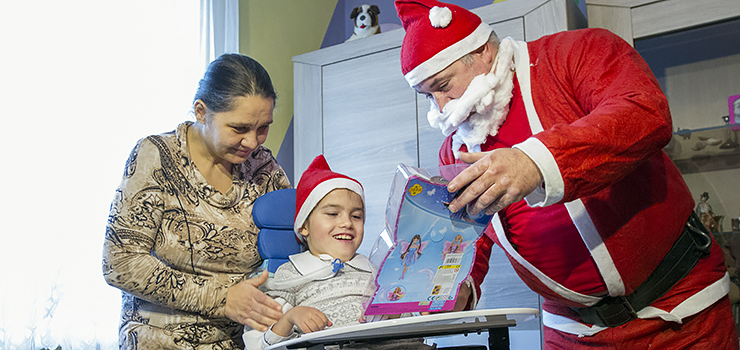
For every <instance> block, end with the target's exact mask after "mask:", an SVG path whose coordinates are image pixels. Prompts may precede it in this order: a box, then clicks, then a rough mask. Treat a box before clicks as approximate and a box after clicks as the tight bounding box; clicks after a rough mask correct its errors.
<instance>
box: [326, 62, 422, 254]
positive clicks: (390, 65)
mask: <svg viewBox="0 0 740 350" xmlns="http://www.w3.org/2000/svg"><path fill="white" fill-rule="evenodd" d="M399 57H400V49H391V50H386V51H381V52H377V53H374V54H371V55H367V56H361V57H357V58H353V59H349V60H346V61H341V62H338V63H334V64H330V65H326V66H324V67H323V74H322V75H323V86H324V89H323V94H324V96H323V118H324V119H323V125H324V129H323V130H324V134H323V140H324V156H325V157H326V159H327V161H328V162H329V165H330V166H331V167H332V169H333V170H335V171H337V172H340V173H344V174H347V175H349V176H351V177H353V178H355V179H357V180H358V181H360V183H362V186H363V187H364V190H365V203H366V205H367V208H366V212H367V218H366V220H365V238H364V241H363V244H362V246H361V247H360V250H359V251H358V252H359V253H362V254H365V255H367V254H368V253H369V252H370V248H371V247H372V245H373V244H374V243H375V240H376V238H377V237H378V235H379V234H380V232H381V231H382V230H383V228H384V223H385V219H384V218H385V207H386V203H387V201H388V193H389V192H390V185H391V183H392V182H393V181H392V180H393V175H394V174H395V171H396V166H397V165H398V164H399V163H404V164H408V165H412V166H418V164H419V160H418V159H419V156H418V141H417V131H416V130H417V126H416V99H415V96H414V95H415V92H414V90H413V89H409V85H408V83H406V80H405V79H404V77H403V75H402V74H401V63H400V58H399Z"/></svg>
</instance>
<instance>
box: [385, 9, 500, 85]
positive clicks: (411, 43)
mask: <svg viewBox="0 0 740 350" xmlns="http://www.w3.org/2000/svg"><path fill="white" fill-rule="evenodd" d="M395 4H396V12H398V17H400V18H401V23H402V24H403V29H404V30H406V35H405V36H404V38H403V45H402V46H401V71H403V75H404V77H405V78H406V81H407V82H408V83H409V85H411V87H414V86H416V85H418V84H419V83H421V82H422V81H424V80H425V79H427V78H429V77H431V76H432V75H434V74H437V73H439V72H440V71H441V70H443V69H445V68H447V66H449V65H450V64H452V63H453V62H455V61H457V60H458V59H460V58H461V57H463V56H465V55H466V54H468V53H470V52H472V51H474V50H476V49H478V48H479V47H481V46H482V45H483V44H485V43H486V42H487V41H488V37H489V36H490V35H491V32H492V31H493V30H492V29H491V27H490V26H489V25H488V24H486V23H483V22H482V21H481V19H480V17H478V15H476V14H474V13H472V12H470V11H468V10H466V9H464V8H462V7H460V6H457V5H453V4H446V3H443V2H439V1H436V0H396V3H395Z"/></svg>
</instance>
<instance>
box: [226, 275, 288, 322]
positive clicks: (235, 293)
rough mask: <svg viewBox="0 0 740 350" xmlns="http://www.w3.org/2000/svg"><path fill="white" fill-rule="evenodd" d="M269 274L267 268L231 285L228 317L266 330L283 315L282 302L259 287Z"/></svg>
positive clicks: (227, 302)
mask: <svg viewBox="0 0 740 350" xmlns="http://www.w3.org/2000/svg"><path fill="white" fill-rule="evenodd" d="M267 275H268V272H267V270H265V271H264V272H262V274H261V275H259V276H258V277H255V278H252V279H248V280H244V281H241V282H239V283H237V284H235V285H233V286H231V287H229V290H228V291H227V292H226V307H225V310H224V314H225V316H226V317H227V318H229V319H230V320H232V321H235V322H239V323H241V324H244V325H247V326H249V327H252V328H253V329H256V330H259V331H260V332H264V331H266V330H267V329H268V328H269V327H270V325H272V324H273V323H275V322H277V321H278V320H279V319H280V318H281V317H282V316H283V312H282V307H281V306H280V304H279V303H278V302H276V301H275V300H273V299H272V298H270V297H269V296H267V295H265V293H262V292H261V291H260V290H259V289H257V287H259V286H260V285H261V284H262V283H265V281H267Z"/></svg>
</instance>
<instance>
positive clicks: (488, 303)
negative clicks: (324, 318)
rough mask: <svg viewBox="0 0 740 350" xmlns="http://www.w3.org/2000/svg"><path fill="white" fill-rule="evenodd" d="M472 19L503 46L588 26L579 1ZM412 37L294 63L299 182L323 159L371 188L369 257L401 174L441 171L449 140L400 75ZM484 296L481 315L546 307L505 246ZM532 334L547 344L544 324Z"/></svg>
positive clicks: (514, 6) (529, 3)
mask: <svg viewBox="0 0 740 350" xmlns="http://www.w3.org/2000/svg"><path fill="white" fill-rule="evenodd" d="M473 12H475V13H477V14H478V15H479V16H480V17H481V18H482V19H483V20H484V21H485V22H487V23H489V24H491V25H492V26H493V28H494V30H495V31H496V33H497V34H498V35H499V37H501V38H504V37H507V36H511V37H512V38H514V39H517V40H527V41H531V40H535V39H538V38H540V37H542V36H544V35H547V34H552V33H556V32H559V31H564V30H568V29H575V28H583V27H585V26H586V23H585V17H584V16H583V14H582V13H581V11H580V10H579V9H578V8H577V5H576V4H575V2H574V1H573V0H510V1H504V2H500V3H496V4H492V5H487V6H483V7H480V8H477V9H474V10H473ZM403 35H404V31H403V29H398V30H394V31H389V32H385V33H381V34H379V35H374V36H371V37H369V38H365V39H362V40H355V41H351V42H347V43H343V44H339V45H335V46H331V47H328V48H324V49H321V50H318V51H314V52H309V53H306V54H303V55H300V56H296V57H293V62H294V84H293V86H294V96H295V101H294V119H293V123H294V124H293V126H294V169H295V174H294V178H295V179H296V181H297V179H299V178H300V175H301V173H302V172H303V171H304V170H305V169H306V168H307V167H308V165H309V163H310V162H311V160H312V159H313V158H314V157H315V156H316V155H318V154H324V155H325V157H326V159H327V161H328V163H329V165H330V166H331V167H332V169H333V170H335V171H338V172H341V173H344V174H347V175H349V176H352V177H354V178H356V179H357V180H359V181H360V182H361V183H362V185H363V186H364V188H365V195H366V203H367V219H366V224H365V239H364V242H363V245H362V246H361V247H360V251H359V252H360V253H363V254H366V255H367V254H368V253H369V252H370V250H371V248H372V245H373V244H374V242H375V240H376V239H377V237H378V235H379V234H380V232H381V231H382V230H383V227H384V226H385V208H386V203H387V199H388V193H389V191H390V186H391V182H392V179H393V175H394V173H395V170H396V166H397V165H398V164H399V163H405V164H408V165H412V166H419V167H433V166H436V165H437V164H438V158H437V155H438V153H439V148H440V146H441V144H442V141H443V140H444V136H443V135H442V133H441V132H440V131H439V130H436V129H432V128H431V127H430V126H429V123H428V122H427V119H426V113H427V111H428V110H429V101H427V100H426V98H425V97H424V96H421V95H418V94H416V93H415V91H414V90H413V89H411V88H410V87H409V85H408V83H406V80H405V79H404V77H403V74H402V73H401V64H400V58H399V57H400V50H401V42H402V40H403ZM483 288H484V290H485V292H484V293H483V294H484V297H483V299H482V300H481V307H538V306H539V300H538V297H537V295H536V294H535V293H534V292H531V291H530V290H529V289H528V288H527V287H526V286H525V285H524V284H523V282H521V281H520V280H519V278H518V277H517V276H516V274H515V273H514V271H513V269H512V268H511V266H510V265H509V263H508V261H506V257H505V256H504V254H503V252H502V251H501V250H500V248H498V247H494V252H492V257H491V272H490V273H489V275H488V277H487V278H486V282H485V283H484V285H483ZM533 328H534V333H535V334H536V337H535V338H537V337H539V332H538V329H539V328H538V325H537V324H536V322H535V326H534V327H533ZM538 339H539V338H537V339H535V340H534V341H535V342H536V343H538V345H539V340H538ZM526 348H530V347H526Z"/></svg>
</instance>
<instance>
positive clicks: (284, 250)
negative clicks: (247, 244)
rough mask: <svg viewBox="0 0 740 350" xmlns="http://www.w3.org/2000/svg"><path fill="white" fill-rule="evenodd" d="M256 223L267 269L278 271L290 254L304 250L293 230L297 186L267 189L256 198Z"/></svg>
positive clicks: (258, 246) (261, 251)
mask: <svg viewBox="0 0 740 350" xmlns="http://www.w3.org/2000/svg"><path fill="white" fill-rule="evenodd" d="M252 218H253V220H254V224H255V225H257V227H258V228H259V229H260V232H259V236H258V237H257V250H258V251H259V254H260V256H262V258H263V259H265V260H267V270H268V271H270V272H275V270H276V269H277V267H278V266H280V265H282V264H283V263H284V262H286V261H288V256H290V255H293V254H298V253H300V252H301V251H302V248H301V245H300V244H299V243H298V240H297V239H296V236H295V233H294V232H293V220H294V219H295V189H292V188H287V189H282V190H277V191H272V192H267V193H265V194H263V195H262V196H260V197H259V198H257V200H255V201H254V207H253V208H252Z"/></svg>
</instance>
